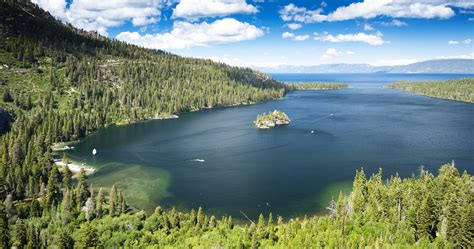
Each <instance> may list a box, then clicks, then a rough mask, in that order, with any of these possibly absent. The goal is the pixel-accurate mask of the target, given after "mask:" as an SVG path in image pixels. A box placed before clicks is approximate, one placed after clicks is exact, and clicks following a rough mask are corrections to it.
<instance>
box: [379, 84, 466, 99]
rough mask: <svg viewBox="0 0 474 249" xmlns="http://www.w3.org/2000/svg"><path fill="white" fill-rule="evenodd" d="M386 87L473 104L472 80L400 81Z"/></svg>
mask: <svg viewBox="0 0 474 249" xmlns="http://www.w3.org/2000/svg"><path fill="white" fill-rule="evenodd" d="M386 87H388V88H392V89H399V90H403V91H408V92H413V93H417V94H421V95H426V96H429V97H434V98H440V99H450V100H456V101H464V102H469V103H474V78H463V79H458V80H445V81H422V82H409V81H401V82H396V83H392V84H388V85H387V86H386Z"/></svg>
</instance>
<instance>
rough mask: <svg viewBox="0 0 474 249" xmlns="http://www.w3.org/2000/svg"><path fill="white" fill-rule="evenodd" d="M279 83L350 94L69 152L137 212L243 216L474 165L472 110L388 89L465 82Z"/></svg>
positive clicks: (298, 208)
mask: <svg viewBox="0 0 474 249" xmlns="http://www.w3.org/2000/svg"><path fill="white" fill-rule="evenodd" d="M272 76H273V77H274V78H276V79H279V80H281V81H287V82H303V81H337V82H346V83H348V84H349V88H348V89H343V90H332V91H296V92H291V93H289V94H288V95H287V96H286V97H285V99H283V100H276V101H268V102H265V103H261V104H256V105H251V106H242V107H229V108H217V109H213V110H204V111H199V112H193V113H187V114H182V115H180V118H179V119H173V120H161V121H158V120H157V121H147V122H142V123H137V124H132V125H127V126H119V127H111V128H107V129H103V130H100V131H99V132H97V133H95V134H93V135H91V136H89V137H87V138H85V139H84V140H82V141H81V142H80V143H78V144H77V145H75V149H74V150H71V151H69V155H70V156H71V158H73V159H75V160H76V161H80V162H83V163H86V164H87V165H95V166H96V167H97V168H98V171H97V173H95V174H94V175H91V176H90V181H91V183H92V184H93V185H94V186H95V187H98V186H104V187H110V186H112V185H113V184H116V185H117V187H119V188H120V189H122V190H123V191H124V194H125V197H126V199H127V201H128V202H129V203H131V204H132V205H133V206H134V207H136V208H140V209H146V210H153V208H154V207H155V206H156V205H161V206H164V207H171V206H176V207H177V208H178V209H182V210H189V209H191V208H197V207H199V206H202V207H204V209H205V210H207V211H209V212H212V213H216V214H230V215H232V216H233V217H234V218H235V219H243V215H242V213H245V214H246V215H248V216H250V217H252V218H255V217H257V216H258V214H259V213H265V214H267V213H268V212H272V213H273V214H274V215H277V214H279V215H282V216H284V217H293V216H301V215H305V214H313V213H318V212H324V210H325V207H326V206H327V203H328V201H329V200H330V199H331V196H337V193H338V192H339V190H340V189H342V190H345V191H348V190H349V189H350V187H351V183H352V179H353V176H354V174H355V170H356V169H358V168H360V167H364V170H365V171H366V172H367V174H370V173H372V172H376V171H377V170H378V168H379V167H382V168H383V172H384V175H385V176H389V175H390V174H395V173H397V172H398V173H399V174H400V175H402V176H410V175H412V174H417V173H418V171H419V169H420V166H421V165H423V166H424V168H425V169H428V170H430V171H432V172H436V171H437V169H438V168H439V166H440V165H442V164H444V163H447V162H451V161H452V160H454V161H455V162H456V165H457V167H458V168H459V169H461V170H468V171H469V172H470V173H472V171H473V169H474V165H473V164H474V105H473V104H467V103H461V102H455V101H447V100H440V99H434V98H429V97H425V96H419V95H416V94H412V93H406V92H402V91H398V90H391V89H386V88H383V85H384V84H385V83H389V82H394V81H398V80H439V79H449V78H460V77H465V75H449V74H444V75H407V74H401V75H397V74H394V75H387V74H274V75H272ZM471 77H472V76H471ZM275 109H279V110H282V111H284V112H286V113H287V114H288V115H289V116H290V118H291V120H292V122H291V123H290V124H289V125H287V126H281V127H277V128H274V129H270V130H258V129H256V128H255V127H254V126H253V123H252V121H253V120H254V119H255V117H256V116H257V115H258V114H260V113H263V112H269V111H273V110H275ZM331 114H332V115H331ZM311 131H313V132H311ZM93 148H96V149H97V151H98V153H97V155H96V156H94V157H92V155H91V151H92V149H93Z"/></svg>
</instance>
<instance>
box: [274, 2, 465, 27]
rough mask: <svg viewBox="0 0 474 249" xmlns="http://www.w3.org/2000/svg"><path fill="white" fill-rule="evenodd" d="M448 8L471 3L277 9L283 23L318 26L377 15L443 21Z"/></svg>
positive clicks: (386, 4)
mask: <svg viewBox="0 0 474 249" xmlns="http://www.w3.org/2000/svg"><path fill="white" fill-rule="evenodd" d="M452 7H464V8H470V7H474V2H472V1H465V0H453V1H446V0H425V1H419V2H415V1H410V0H364V1H362V2H355V3H352V4H350V5H347V6H342V7H339V8H337V9H336V10H335V11H334V12H331V13H329V14H322V11H323V10H322V8H318V9H315V10H309V9H306V8H305V7H298V6H296V5H294V4H288V5H286V6H284V7H283V8H282V9H281V10H280V17H281V18H282V19H283V20H284V21H287V22H288V21H294V22H301V23H318V22H324V21H328V22H333V21H344V20H351V19H356V18H364V19H371V18H375V17H378V16H387V17H394V18H422V19H431V18H439V19H447V18H450V17H452V16H454V15H455V12H454V10H453V9H452Z"/></svg>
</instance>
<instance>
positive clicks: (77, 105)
mask: <svg viewBox="0 0 474 249" xmlns="http://www.w3.org/2000/svg"><path fill="white" fill-rule="evenodd" d="M0 16H1V26H0V31H1V40H2V43H1V47H0V60H1V61H0V62H1V64H0V65H2V69H1V70H0V79H1V80H2V82H4V84H1V85H0V94H2V95H5V94H9V95H11V98H12V99H11V100H9V101H5V100H3V101H2V102H0V104H2V105H3V106H5V108H6V109H13V110H15V111H16V112H20V111H31V109H34V107H36V106H38V104H41V101H42V100H44V99H45V98H46V99H48V98H51V100H48V101H50V102H51V103H53V104H52V105H51V110H50V111H52V112H53V113H57V114H58V115H59V116H63V115H65V116H68V115H73V114H74V115H77V116H78V117H77V119H78V120H83V121H78V122H80V123H82V122H91V121H90V120H91V119H95V120H99V121H97V122H93V124H92V125H90V128H88V129H87V130H86V131H85V132H90V131H91V130H93V129H96V128H99V127H102V126H104V125H109V124H116V123H129V122H134V121H137V120H143V119H149V118H153V117H157V116H159V115H166V114H172V113H179V112H183V111H189V110H196V109H200V108H203V107H213V106H225V105H235V104H247V103H253V102H258V101H264V100H268V99H272V98H279V97H282V96H283V95H284V94H285V91H286V89H285V87H284V85H282V84H280V83H279V82H276V81H274V80H272V79H271V78H270V77H268V76H267V75H265V74H262V73H259V72H256V71H253V70H250V69H246V68H238V67H230V66H227V65H225V64H221V63H215V62H212V61H210V60H202V59H192V58H184V57H180V56H176V55H172V54H169V53H166V52H164V51H157V50H150V49H144V48H140V47H137V46H134V45H129V44H125V43H123V42H119V41H116V40H111V39H107V38H105V37H102V36H99V35H98V34H96V33H91V32H84V31H81V30H77V29H75V28H73V27H71V26H69V25H64V24H62V23H61V22H59V21H57V20H55V19H54V18H53V17H52V16H51V15H50V14H48V13H46V12H44V11H43V10H42V9H40V8H38V7H37V6H36V5H34V4H31V3H29V2H25V3H23V2H22V1H1V2H0ZM31 89H34V91H31ZM44 104H47V103H44ZM59 119H61V118H59ZM61 122H65V121H61ZM79 126H82V125H79ZM86 126H87V125H86ZM68 130H69V129H66V128H65V129H62V131H61V133H63V131H64V133H69V131H68ZM74 133H75V134H59V137H61V138H60V139H58V138H57V137H56V138H52V139H53V141H57V140H64V139H71V138H73V137H80V136H81V135H82V134H83V132H82V131H81V132H79V133H81V134H78V132H77V131H76V132H74Z"/></svg>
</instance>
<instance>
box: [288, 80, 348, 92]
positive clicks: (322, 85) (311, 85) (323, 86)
mask: <svg viewBox="0 0 474 249" xmlns="http://www.w3.org/2000/svg"><path fill="white" fill-rule="evenodd" d="M286 86H287V87H288V88H289V89H290V90H298V91H308V90H337V89H344V88H347V84H346V83H338V82H301V83H286Z"/></svg>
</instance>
